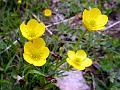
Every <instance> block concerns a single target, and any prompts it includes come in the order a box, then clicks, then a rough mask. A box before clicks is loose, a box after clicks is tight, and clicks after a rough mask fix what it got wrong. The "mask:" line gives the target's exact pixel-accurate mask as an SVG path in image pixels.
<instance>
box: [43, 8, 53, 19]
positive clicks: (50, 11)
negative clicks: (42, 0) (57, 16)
mask: <svg viewBox="0 0 120 90" xmlns="http://www.w3.org/2000/svg"><path fill="white" fill-rule="evenodd" d="M43 13H44V15H45V16H47V17H49V16H51V15H52V10H51V9H45V10H44V11H43Z"/></svg>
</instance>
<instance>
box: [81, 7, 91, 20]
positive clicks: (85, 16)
mask: <svg viewBox="0 0 120 90" xmlns="http://www.w3.org/2000/svg"><path fill="white" fill-rule="evenodd" d="M82 19H83V21H84V20H89V19H90V11H88V10H86V9H85V10H84V11H83V15H82Z"/></svg>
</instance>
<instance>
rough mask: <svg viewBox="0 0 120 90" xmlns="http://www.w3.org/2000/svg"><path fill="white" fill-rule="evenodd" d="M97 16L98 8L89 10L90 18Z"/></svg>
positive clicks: (99, 12)
mask: <svg viewBox="0 0 120 90" xmlns="http://www.w3.org/2000/svg"><path fill="white" fill-rule="evenodd" d="M98 15H101V11H100V10H99V9H98V8H92V9H91V10H90V17H91V18H96V17H97V16H98Z"/></svg>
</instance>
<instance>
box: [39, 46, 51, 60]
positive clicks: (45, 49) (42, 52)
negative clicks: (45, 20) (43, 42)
mask: <svg viewBox="0 0 120 90" xmlns="http://www.w3.org/2000/svg"><path fill="white" fill-rule="evenodd" d="M39 53H40V56H41V57H40V58H41V59H46V58H47V57H48V56H49V53H50V51H49V49H48V47H41V49H40V52H39Z"/></svg>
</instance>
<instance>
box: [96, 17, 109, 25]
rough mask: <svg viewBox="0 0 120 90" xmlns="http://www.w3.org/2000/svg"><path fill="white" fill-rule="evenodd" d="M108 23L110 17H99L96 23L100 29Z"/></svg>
mask: <svg viewBox="0 0 120 90" xmlns="http://www.w3.org/2000/svg"><path fill="white" fill-rule="evenodd" d="M107 22H108V17H107V16H106V15H99V16H98V17H97V18H96V23H97V26H98V27H103V26H104V25H105V24H106V23H107Z"/></svg>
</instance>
